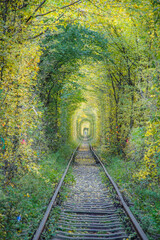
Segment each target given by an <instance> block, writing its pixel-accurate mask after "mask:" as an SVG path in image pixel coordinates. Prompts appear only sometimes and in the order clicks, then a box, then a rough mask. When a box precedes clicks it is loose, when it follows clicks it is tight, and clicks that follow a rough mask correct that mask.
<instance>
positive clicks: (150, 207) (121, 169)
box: [105, 156, 160, 240]
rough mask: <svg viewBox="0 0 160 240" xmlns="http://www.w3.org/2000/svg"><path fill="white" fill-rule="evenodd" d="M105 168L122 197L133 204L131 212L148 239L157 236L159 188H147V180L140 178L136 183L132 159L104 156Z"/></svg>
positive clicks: (156, 237)
mask: <svg viewBox="0 0 160 240" xmlns="http://www.w3.org/2000/svg"><path fill="white" fill-rule="evenodd" d="M105 159H106V160H105V164H107V170H108V172H109V174H111V176H112V177H113V179H114V180H115V182H116V183H117V184H118V185H119V187H120V189H121V193H122V194H123V195H124V198H125V199H126V200H127V201H128V202H129V203H131V202H132V204H133V203H134V206H132V207H131V209H132V211H133V213H134V214H135V215H136V216H137V217H138V219H139V221H140V223H141V226H142V228H143V229H144V231H145V232H146V233H147V234H148V238H149V239H150V240H155V239H158V238H159V234H160V231H159V227H158V226H159V223H160V217H159V208H160V203H159V197H160V195H159V188H158V186H152V187H150V188H149V189H148V184H146V181H147V180H141V181H140V182H139V183H138V184H137V181H135V178H134V177H133V173H136V171H137V167H136V165H135V164H134V162H133V161H127V162H126V161H125V160H124V159H123V158H120V157H118V156H106V158H105Z"/></svg>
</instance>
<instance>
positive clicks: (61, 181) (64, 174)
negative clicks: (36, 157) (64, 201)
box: [32, 145, 79, 240]
mask: <svg viewBox="0 0 160 240" xmlns="http://www.w3.org/2000/svg"><path fill="white" fill-rule="evenodd" d="M78 148H79V145H78V147H77V148H76V150H75V151H74V152H73V153H72V156H71V158H70V160H69V162H68V165H67V167H66V169H65V171H64V173H63V175H62V178H61V180H60V181H59V184H58V186H57V188H56V190H55V192H54V194H53V196H52V199H51V201H50V203H49V205H48V207H47V210H46V212H45V214H44V217H43V219H42V220H41V222H40V224H39V227H38V229H37V230H36V232H35V234H34V236H33V238H32V240H39V238H40V236H41V234H42V232H43V230H44V227H45V224H46V222H47V220H48V217H49V215H50V212H51V210H52V207H53V204H54V203H55V200H56V198H57V196H58V193H59V191H60V188H61V186H62V184H63V181H64V179H65V176H66V174H67V172H68V169H69V167H70V165H71V162H72V161H73V159H74V157H75V154H76V152H77V150H78Z"/></svg>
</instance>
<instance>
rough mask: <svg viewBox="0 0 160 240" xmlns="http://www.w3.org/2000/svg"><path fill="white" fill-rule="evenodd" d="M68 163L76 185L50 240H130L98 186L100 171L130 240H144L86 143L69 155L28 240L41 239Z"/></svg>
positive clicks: (102, 186) (104, 188)
mask: <svg viewBox="0 0 160 240" xmlns="http://www.w3.org/2000/svg"><path fill="white" fill-rule="evenodd" d="M71 163H72V164H73V173H74V176H75V180H76V184H75V185H74V186H71V189H70V194H69V196H68V198H67V199H66V200H64V201H63V202H62V204H61V206H60V208H61V212H60V216H59V220H58V222H57V227H56V230H55V233H54V235H53V236H52V237H51V240H63V239H66V240H67V239H70V240H72V239H73V240H75V239H77V240H89V239H90V240H102V239H107V240H125V239H129V238H130V234H129V233H128V232H127V231H126V229H125V228H126V226H125V224H124V223H123V222H122V220H121V218H120V216H119V213H118V211H117V208H116V207H115V206H114V203H113V201H112V199H111V197H110V194H109V191H108V188H107V186H106V185H105V184H104V183H102V179H101V176H100V169H101V170H102V169H103V171H104V173H105V174H106V176H107V178H108V179H109V182H110V184H111V185H112V186H113V188H114V189H115V192H116V195H117V196H118V199H119V202H120V204H121V206H122V208H123V209H124V212H125V214H126V215H127V216H128V219H129V220H128V221H130V224H131V226H132V235H134V238H131V239H134V240H136V239H137V240H138V239H141V240H147V239H148V238H147V236H146V234H145V233H144V232H143V230H142V228H141V227H140V225H139V223H138V221H137V220H136V218H135V217H134V216H133V214H132V212H131V211H130V209H129V207H128V206H127V204H126V203H125V201H124V199H123V197H122V195H121V193H120V191H119V189H118V187H117V185H116V184H115V182H114V181H113V179H112V178H111V176H110V175H109V173H108V172H107V170H106V168H105V166H104V164H103V163H102V161H101V160H100V158H99V157H98V156H97V154H96V152H95V151H94V149H93V148H92V146H90V145H89V144H88V142H87V141H84V142H83V143H82V144H81V145H80V146H78V147H77V149H76V150H75V151H74V153H73V154H72V156H71V158H70V160H69V163H68V165H67V168H66V170H65V172H64V174H63V176H62V178H61V180H60V182H59V184H58V186H57V188H56V191H55V193H54V195H53V197H52V199H51V201H50V203H49V205H48V208H47V210H46V213H45V215H44V217H43V219H42V221H41V223H40V225H39V227H38V229H37V231H36V232H35V234H34V237H33V238H32V240H39V239H41V238H40V237H41V234H42V232H43V230H44V228H45V224H46V222H47V220H48V218H49V215H50V212H51V210H52V209H53V206H54V204H55V202H56V199H57V196H58V194H59V192H60V189H61V186H62V184H63V182H64V179H65V176H66V174H67V172H68V169H69V167H70V165H71ZM133 232H134V234H133ZM47 239H48V238H47Z"/></svg>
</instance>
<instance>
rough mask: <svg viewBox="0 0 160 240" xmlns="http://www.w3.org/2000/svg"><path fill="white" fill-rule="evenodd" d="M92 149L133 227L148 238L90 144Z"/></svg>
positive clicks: (141, 237) (143, 237)
mask: <svg viewBox="0 0 160 240" xmlns="http://www.w3.org/2000/svg"><path fill="white" fill-rule="evenodd" d="M90 150H91V152H92V154H93V156H94V157H95V160H96V161H97V162H99V163H100V164H101V166H102V168H103V170H104V172H105V173H106V175H107V177H108V178H109V180H110V182H111V184H112V185H113V187H114V189H115V191H116V192H117V195H118V197H119V200H120V202H121V204H122V206H123V208H124V210H125V212H126V214H127V215H128V217H129V218H130V220H131V222H132V224H133V227H134V228H135V230H136V232H137V234H138V236H139V237H140V239H142V240H148V238H147V236H146V234H145V233H144V232H143V230H142V228H141V227H140V225H139V223H138V222H137V220H136V219H135V217H134V215H133V213H132V212H131V210H130V209H129V207H128V206H127V204H126V203H125V201H124V199H123V197H122V194H121V193H120V191H119V189H118V187H117V185H116V184H115V182H114V181H113V179H112V178H111V176H110V175H109V173H108V172H107V170H106V168H105V166H104V165H103V163H102V161H101V160H100V158H99V157H98V156H97V154H96V153H95V151H94V150H93V148H92V147H91V145H90Z"/></svg>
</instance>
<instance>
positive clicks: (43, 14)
mask: <svg viewBox="0 0 160 240" xmlns="http://www.w3.org/2000/svg"><path fill="white" fill-rule="evenodd" d="M79 2H81V0H77V1H75V2H73V3H70V4H68V5H66V6H63V7H60V8H58V9H59V10H60V9H64V8H67V7H70V6H72V5H75V4H76V3H79ZM55 11H57V9H54V10H51V11H49V12H46V13H42V14H37V15H36V16H35V17H42V16H45V15H48V14H50V13H53V12H55Z"/></svg>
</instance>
